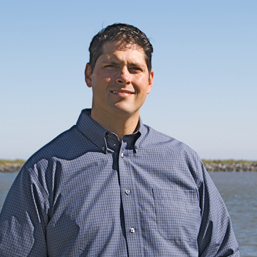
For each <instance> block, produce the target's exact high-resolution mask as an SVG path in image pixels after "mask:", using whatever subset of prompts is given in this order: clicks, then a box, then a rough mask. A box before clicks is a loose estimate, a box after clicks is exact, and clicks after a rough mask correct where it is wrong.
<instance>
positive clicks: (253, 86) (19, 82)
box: [0, 0, 257, 160]
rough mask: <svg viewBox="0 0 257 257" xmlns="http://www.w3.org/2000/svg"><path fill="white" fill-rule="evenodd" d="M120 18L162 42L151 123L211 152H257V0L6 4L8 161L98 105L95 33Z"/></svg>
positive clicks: (3, 79)
mask: <svg viewBox="0 0 257 257" xmlns="http://www.w3.org/2000/svg"><path fill="white" fill-rule="evenodd" d="M115 22H123V23H129V24H132V25H135V26H137V27H139V28H140V29H141V30H143V31H144V32H145V33H146V34H147V36H148V37H149V38H150V40H151V42H152V44H153V46H154V54H153V69H154V71H155V79H154V87H153V90H152V92H151V94H150V95H149V96H148V98H147V100H146V103H145V105H144V107H143V108H142V111H141V117H142V119H143V122H144V123H145V124H148V125H150V126H152V127H153V128H155V129H157V130H159V131H161V132H163V133H166V134H168V135H170V136H172V137H175V138H177V139H179V140H180V141H183V142H185V143H186V144H188V145H189V146H191V147H192V148H193V149H194V150H196V151H197V152H198V154H199V155H200V157H201V158H205V159H228V158H233V159H248V160H257V1H256V0H251V1H250V0H247V1H237V0H233V1H232V0H226V1H224V0H223V1H221V0H218V1H217V0H215V1H214V0H213V1H178V0H176V1H173V0H169V1H167V0H160V1H138V0H137V1H135V0H131V1H114V0H111V1H102V0H100V1H85V0H83V1H82V0H78V1H66V0H62V1H59V0H57V1H49V0H45V1H32V0H24V1H18V0H8V1H7V0H3V1H1V4H0V35H1V36H0V37H1V40H0V86H1V91H0V115H1V116H0V122H1V123H0V159H3V158H9V159H16V158H22V159H27V158H28V157H29V156H30V155H31V154H33V153H34V152H35V151H36V150H37V149H39V148H40V147H41V146H43V145H44V144H46V143H47V142H48V141H50V140H51V139H52V138H54V137H55V136H57V135H58V134H59V133H61V132H62V131H64V130H66V129H68V128H69V127H71V126H72V125H73V124H74V123H75V122H76V120H77V118H78V115H79V113H80V111H81V109H83V108H88V107H91V98H92V95H91V90H90V89H89V88H87V87H86V85H85V83H84V75H83V72H84V67H85V64H86V62H87V61H88V46H89V43H90V40H91V38H92V37H93V36H94V35H95V34H96V33H97V32H98V31H99V30H100V29H101V28H102V27H105V26H107V25H109V24H112V23H115Z"/></svg>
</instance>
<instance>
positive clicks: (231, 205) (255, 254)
mask: <svg viewBox="0 0 257 257" xmlns="http://www.w3.org/2000/svg"><path fill="white" fill-rule="evenodd" d="M210 175H211V177H212V179H213V181H214V183H215V185H216V186H217V188H218V189H219V191H220V194H221V195H222V197H223V200H224V202H225V203H226V206H227V208H228V211H229V214H230V216H231V219H232V222H233V228H234V231H235V234H236V238H237V241H238V243H239V246H240V253H241V256H243V257H257V197H256V196H257V172H210Z"/></svg>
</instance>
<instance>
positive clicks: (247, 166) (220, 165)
mask: <svg viewBox="0 0 257 257" xmlns="http://www.w3.org/2000/svg"><path fill="white" fill-rule="evenodd" d="M202 161H203V163H204V166H205V167H206V169H207V170H208V171H210V172H212V171H257V161H246V160H233V159H231V160H202ZM25 162H26V161H25V160H0V172H19V171H20V169H21V167H22V166H23V164H24V163H25Z"/></svg>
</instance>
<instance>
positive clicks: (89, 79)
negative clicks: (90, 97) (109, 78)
mask: <svg viewBox="0 0 257 257" xmlns="http://www.w3.org/2000/svg"><path fill="white" fill-rule="evenodd" d="M85 81H86V83H87V86H88V87H92V70H91V66H90V64H89V63H87V65H86V69H85Z"/></svg>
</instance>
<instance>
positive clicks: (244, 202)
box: [0, 172, 257, 257]
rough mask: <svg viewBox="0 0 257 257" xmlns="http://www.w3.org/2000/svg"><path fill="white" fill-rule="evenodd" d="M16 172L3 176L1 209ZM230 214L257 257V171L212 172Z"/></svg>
mask: <svg viewBox="0 0 257 257" xmlns="http://www.w3.org/2000/svg"><path fill="white" fill-rule="evenodd" d="M16 175H17V173H0V210H1V208H2V205H3V202H4V199H5V197H6V194H7V192H8V190H9V188H10V186H11V184H12V182H13V180H14V179H15V177H16ZM210 176H211V177H212V179H213V181H214V183H215V184H216V186H217V188H218V189H219V191H220V193H221V195H222V197H223V199H224V201H225V203H226V205H227V208H228V211H229V213H230V216H231V219H232V222H233V228H234V231H235V234H236V237H237V240H238V243H239V245H240V253H241V256H242V257H257V197H256V196H257V172H211V173H210Z"/></svg>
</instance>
